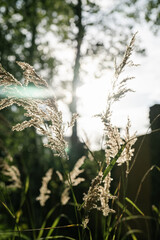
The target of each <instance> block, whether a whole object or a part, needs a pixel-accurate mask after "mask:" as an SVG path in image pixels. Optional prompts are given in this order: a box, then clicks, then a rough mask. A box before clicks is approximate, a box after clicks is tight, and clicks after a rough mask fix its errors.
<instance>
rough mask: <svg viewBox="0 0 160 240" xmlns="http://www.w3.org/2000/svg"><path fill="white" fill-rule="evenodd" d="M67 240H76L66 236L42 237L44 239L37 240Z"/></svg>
mask: <svg viewBox="0 0 160 240" xmlns="http://www.w3.org/2000/svg"><path fill="white" fill-rule="evenodd" d="M58 238H60V239H62V240H63V239H68V240H76V239H75V238H72V237H68V236H61V235H60V236H50V237H44V238H40V239H39V240H43V239H58Z"/></svg>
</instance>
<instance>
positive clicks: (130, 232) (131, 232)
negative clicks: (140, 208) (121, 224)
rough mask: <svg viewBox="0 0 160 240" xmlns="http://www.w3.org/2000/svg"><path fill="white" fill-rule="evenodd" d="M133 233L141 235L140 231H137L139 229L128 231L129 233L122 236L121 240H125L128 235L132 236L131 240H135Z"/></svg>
mask: <svg viewBox="0 0 160 240" xmlns="http://www.w3.org/2000/svg"><path fill="white" fill-rule="evenodd" d="M135 233H142V231H141V230H139V229H131V230H129V231H128V232H127V233H126V234H125V235H124V237H123V238H122V239H121V240H126V239H128V236H129V235H131V236H132V239H133V240H137V238H136V236H135V235H134V234H135Z"/></svg>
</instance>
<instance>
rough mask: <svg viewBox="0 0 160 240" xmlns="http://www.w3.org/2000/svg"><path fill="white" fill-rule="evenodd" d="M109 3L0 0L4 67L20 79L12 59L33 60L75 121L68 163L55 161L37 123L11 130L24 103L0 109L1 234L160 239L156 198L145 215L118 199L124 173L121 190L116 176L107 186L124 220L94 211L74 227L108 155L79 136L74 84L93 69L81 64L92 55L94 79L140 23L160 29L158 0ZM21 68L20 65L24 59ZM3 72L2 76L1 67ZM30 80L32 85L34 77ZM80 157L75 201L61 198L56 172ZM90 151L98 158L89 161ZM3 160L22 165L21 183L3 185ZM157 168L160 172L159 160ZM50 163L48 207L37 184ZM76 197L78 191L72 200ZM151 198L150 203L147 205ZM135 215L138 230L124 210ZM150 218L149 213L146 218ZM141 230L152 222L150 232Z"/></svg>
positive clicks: (68, 138) (139, 44) (137, 48)
mask: <svg viewBox="0 0 160 240" xmlns="http://www.w3.org/2000/svg"><path fill="white" fill-rule="evenodd" d="M107 2H108V3H106V1H96V0H92V1H91V0H55V1H52V0H45V1H43V0H36V1H33V0H25V1H23V0H4V1H3V0H1V1H0V62H1V64H2V66H3V68H4V69H5V70H6V71H7V72H9V73H11V74H12V75H13V76H14V77H15V78H16V79H17V80H19V81H20V82H22V83H24V82H25V80H24V78H25V75H23V71H21V69H20V67H19V66H18V64H17V63H16V61H18V62H26V63H28V64H29V65H31V66H33V67H34V69H35V71H36V73H37V74H38V75H40V76H42V77H43V79H45V80H46V81H47V84H48V86H49V88H50V89H52V91H53V92H54V96H56V99H57V102H58V104H59V106H60V109H62V112H63V111H64V116H66V118H65V119H64V122H65V123H67V122H70V121H71V123H73V122H74V124H73V128H72V129H69V131H68V134H67V135H66V136H65V140H66V141H67V142H68V147H67V149H65V151H66V152H67V154H68V156H69V161H68V163H67V164H68V166H67V167H66V166H65V163H63V164H64V165H63V164H62V162H63V161H61V160H60V158H62V156H56V155H54V154H53V151H52V149H50V148H45V147H44V146H43V144H44V143H46V138H45V137H44V136H43V135H42V134H39V133H37V130H36V129H35V128H33V127H31V128H26V129H24V130H23V131H12V126H14V125H16V124H17V123H19V122H23V121H25V120H26V119H27V118H26V116H25V115H24V113H25V110H26V109H23V106H21V107H18V106H17V105H16V104H14V105H12V106H9V107H8V108H4V109H2V110H1V111H0V167H1V172H2V173H1V175H0V190H1V192H0V202H1V204H0V234H1V235H0V239H52V238H59V239H116V240H117V239H159V237H160V231H159V221H160V212H159V210H158V209H159V207H160V205H154V207H153V212H152V213H150V216H146V215H145V217H144V214H143V212H142V211H141V209H140V208H139V207H138V205H136V203H134V201H133V199H131V200H130V199H128V204H129V206H130V207H129V208H128V207H127V206H128V205H126V202H125V201H124V199H123V198H122V199H121V196H122V195H123V194H124V193H125V187H124V186H125V184H127V180H126V178H125V176H123V177H122V176H120V177H119V179H125V180H124V183H123V184H124V185H123V184H122V185H123V187H122V190H120V184H119V185H118V183H117V185H116V182H115V183H114V181H113V186H112V185H111V190H112V191H111V192H112V194H113V195H114V194H117V192H118V193H119V202H118V204H117V205H116V203H115V202H114V201H115V200H114V199H112V200H111V202H112V205H114V204H115V205H116V207H115V208H116V216H117V217H116V220H115V221H117V222H118V224H119V222H121V224H120V225H116V224H117V222H116V223H115V222H114V220H113V219H114V218H113V215H112V213H110V214H109V215H108V216H109V217H103V216H102V214H101V213H99V212H98V213H97V212H96V211H95V210H93V212H91V217H90V222H89V225H88V229H87V230H86V232H85V233H84V232H83V231H82V225H79V226H80V227H78V224H80V220H79V219H80V217H79V216H78V217H77V211H78V210H77V209H78V207H80V206H78V205H77V206H76V207H77V209H76V210H75V209H74V207H75V205H76V203H77V204H78V203H81V204H82V201H81V199H82V198H83V193H86V192H87V191H88V188H89V186H90V183H91V181H92V179H94V177H95V176H96V173H97V162H96V159H98V161H99V162H103V159H104V158H105V150H104V149H103V147H102V149H100V150H99V151H93V152H92V151H91V149H90V145H89V143H90V142H92V139H87V137H86V139H85V141H83V139H82V138H80V136H79V132H78V128H79V126H78V120H77V118H76V117H77V116H76V115H74V114H75V113H78V114H80V113H79V102H80V99H79V98H78V97H77V89H78V88H79V86H81V85H82V84H84V83H85V82H86V81H87V80H88V79H87V77H86V76H88V74H89V72H90V71H91V69H87V68H86V66H87V63H88V62H91V63H92V62H94V63H95V62H96V64H93V68H95V67H96V73H95V78H97V81H98V80H99V78H100V77H101V75H102V74H103V73H104V72H105V71H106V70H108V69H109V70H113V71H114V60H115V58H116V59H117V61H120V60H121V59H123V56H124V53H125V51H126V46H127V44H128V45H129V41H130V39H131V38H132V36H133V35H134V34H135V32H136V31H137V29H136V28H137V26H138V25H141V24H142V23H144V22H146V23H147V24H148V26H149V28H150V31H151V32H152V33H153V34H155V35H157V37H158V34H159V25H160V2H159V0H157V1H155V0H127V1H126V0H121V1H119V0H114V1H107ZM134 51H135V56H136V54H141V55H143V56H145V53H146V49H145V48H144V47H143V42H141V41H140V38H138V39H137V41H135V47H134ZM129 57H130V56H129ZM135 58H136V57H135ZM21 68H22V69H23V70H24V68H23V66H21ZM29 69H30V68H29ZM30 71H31V70H30ZM0 74H1V75H0V77H1V79H3V74H4V72H3V70H1V73H0ZM5 74H6V73H5ZM29 86H30V87H33V86H34V82H32V83H30V85H29ZM89 91H90V90H89V89H88V92H89ZM88 96H89V94H88ZM0 98H1V99H2V100H3V99H4V98H5V96H4V95H3V91H2V88H0ZM95 98H96V96H95ZM97 101H98V99H97ZM98 114H99V112H98ZM72 116H73V118H72ZM80 117H81V115H80V116H79V118H80ZM74 118H75V119H74ZM72 120H73V122H72ZM74 120H75V121H74ZM71 125H72V124H71ZM95 128H96V127H95ZM122 145H123V144H122ZM99 146H100V144H99ZM120 146H121V145H120ZM120 150H121V147H120V149H119V151H120ZM118 153H119V152H118ZM83 156H86V158H87V160H86V161H85V163H84V169H85V171H84V172H83V173H82V175H83V176H82V177H83V178H85V181H84V182H83V183H81V184H80V185H78V186H77V188H76V189H74V193H73V192H72V195H73V196H72V197H73V199H72V201H71V202H69V203H68V204H67V205H63V204H61V203H60V201H61V195H62V193H63V190H64V189H63V188H64V186H63V185H62V184H61V177H60V176H58V174H57V173H56V171H58V172H60V173H62V172H63V171H64V168H65V167H66V169H67V171H68V172H71V171H72V170H73V169H74V166H75V164H76V163H77V161H78V159H81V157H83ZM115 156H117V155H115ZM115 156H114V157H115ZM114 157H113V159H114ZM90 158H93V159H95V161H90ZM116 161H117V160H116ZM4 162H6V163H7V164H9V165H10V167H11V166H17V168H18V169H19V172H20V175H21V177H20V179H21V182H22V186H21V188H20V187H15V186H13V187H8V186H9V184H10V182H9V180H8V178H9V176H10V175H8V176H7V175H6V176H5V174H3V173H4V172H3V163H4ZM109 167H111V166H110V165H109ZM153 168H154V167H153ZM155 168H157V169H158V170H157V172H158V171H159V168H158V166H155ZM48 169H53V173H52V177H51V181H50V182H49V189H50V190H51V195H50V198H49V199H48V201H47V202H46V204H45V206H41V205H40V203H39V202H38V201H36V198H37V196H39V189H40V188H41V185H42V182H43V177H44V176H45V174H46V172H47V171H48ZM110 170H111V168H110ZM79 171H80V172H79V173H81V171H82V170H80V169H79ZM124 171H125V167H124V169H123V167H122V174H123V175H125V174H124ZM10 174H11V173H10ZM65 174H66V173H65ZM114 174H115V176H119V175H120V170H119V171H118V173H116V170H114V168H113V175H114ZM116 174H117V175H116ZM115 179H118V177H116V178H115ZM117 182H119V180H117ZM122 182H123V181H122ZM13 183H14V181H13ZM71 185H72V183H71ZM73 186H74V185H73ZM115 186H116V187H115ZM50 190H49V191H50ZM71 190H72V187H71ZM114 192H115V193H114ZM122 192H123V194H122ZM74 196H76V202H75V199H74ZM126 201H127V200H126ZM153 203H154V202H153ZM153 203H151V204H150V205H151V206H152V205H153ZM132 210H133V211H132ZM131 212H132V213H131ZM135 212H136V214H135ZM125 214H126V215H125ZM134 214H135V215H134ZM137 214H140V215H141V217H142V218H143V223H142V229H138V230H137V225H134V224H135V222H134V221H133V222H132V223H131V225H127V224H128V222H127V217H128V218H129V220H133V219H136V218H137V219H139V216H138V215H137ZM13 216H14V217H13ZM15 216H16V217H15ZM122 216H124V218H125V219H123V217H122ZM137 216H138V217H137ZM152 218H154V219H153V220H151V219H152ZM155 218H156V221H155ZM121 220H122V221H121ZM99 223H100V224H99ZM76 224H77V225H76ZM144 225H145V226H144ZM61 226H68V227H66V228H63V227H61ZM47 227H51V228H50V229H48V230H47V229H46V230H45V229H44V228H47ZM56 227H57V228H56ZM39 228H41V230H40V229H39ZM27 229H28V232H27ZM29 229H30V230H29ZM34 229H35V230H34ZM36 229H39V230H36ZM79 229H80V230H79ZM146 229H149V230H148V232H147V233H146ZM22 230H26V232H25V231H24V232H23V231H22ZM12 231H15V232H14V233H13V232H12ZM81 231H82V232H81ZM142 232H143V233H142Z"/></svg>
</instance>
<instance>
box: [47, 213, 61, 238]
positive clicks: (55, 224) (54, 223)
mask: <svg viewBox="0 0 160 240" xmlns="http://www.w3.org/2000/svg"><path fill="white" fill-rule="evenodd" d="M60 218H61V215H60V216H58V217H57V218H56V219H55V220H54V222H53V224H52V226H51V229H50V230H49V232H48V234H47V237H50V236H51V234H52V232H53V231H54V228H55V227H56V226H57V224H58V223H59V220H60Z"/></svg>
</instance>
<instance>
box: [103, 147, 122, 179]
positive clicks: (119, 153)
mask: <svg viewBox="0 0 160 240" xmlns="http://www.w3.org/2000/svg"><path fill="white" fill-rule="evenodd" d="M125 146H126V143H125V144H123V145H121V148H120V149H119V151H118V153H117V154H116V156H115V157H114V158H112V160H111V162H110V164H109V166H108V167H107V168H106V169H105V171H104V173H103V179H104V178H105V177H106V176H107V174H108V173H109V172H110V171H111V170H112V168H113V167H114V165H115V163H116V162H117V160H118V158H119V157H120V156H121V154H122V152H123V150H124V149H125Z"/></svg>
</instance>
